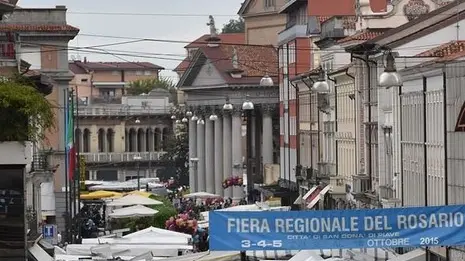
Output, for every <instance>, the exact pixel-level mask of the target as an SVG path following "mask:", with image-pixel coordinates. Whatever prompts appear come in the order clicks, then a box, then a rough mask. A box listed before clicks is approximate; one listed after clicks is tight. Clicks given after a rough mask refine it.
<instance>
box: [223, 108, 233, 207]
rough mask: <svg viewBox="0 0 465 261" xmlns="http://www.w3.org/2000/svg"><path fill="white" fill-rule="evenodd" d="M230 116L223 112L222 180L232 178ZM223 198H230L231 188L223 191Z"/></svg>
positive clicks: (231, 194) (231, 195)
mask: <svg viewBox="0 0 465 261" xmlns="http://www.w3.org/2000/svg"><path fill="white" fill-rule="evenodd" d="M231 130H232V128H231V114H230V113H229V112H225V113H224V115H223V180H225V179H227V178H229V177H231V176H232V170H233V161H232V134H231ZM224 197H225V198H232V197H233V191H232V188H227V189H225V190H224Z"/></svg>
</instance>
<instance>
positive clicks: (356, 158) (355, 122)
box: [345, 54, 358, 172]
mask: <svg viewBox="0 0 465 261" xmlns="http://www.w3.org/2000/svg"><path fill="white" fill-rule="evenodd" d="M350 56H351V58H350V60H351V61H352V54H350ZM345 74H346V75H347V77H349V78H352V80H354V82H355V77H354V76H352V75H351V74H350V73H349V68H347V69H346V71H345ZM354 92H355V90H354ZM354 95H355V93H354ZM349 99H350V97H349ZM353 100H354V102H355V96H354V98H353ZM354 127H355V129H354V131H355V133H357V121H355V120H354ZM354 141H355V148H357V139H354ZM357 162H358V156H357V153H355V166H357ZM355 172H357V171H355Z"/></svg>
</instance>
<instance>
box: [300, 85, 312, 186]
mask: <svg viewBox="0 0 465 261" xmlns="http://www.w3.org/2000/svg"><path fill="white" fill-rule="evenodd" d="M308 79H309V80H310V81H311V84H313V83H314V81H313V80H312V78H310V77H308ZM302 82H303V83H304V84H305V85H306V86H307V87H308V90H309V91H310V92H309V106H308V110H309V117H310V170H311V171H312V175H313V134H312V93H311V90H312V86H311V85H309V84H308V83H307V82H306V81H305V79H303V78H302ZM307 179H308V178H307Z"/></svg>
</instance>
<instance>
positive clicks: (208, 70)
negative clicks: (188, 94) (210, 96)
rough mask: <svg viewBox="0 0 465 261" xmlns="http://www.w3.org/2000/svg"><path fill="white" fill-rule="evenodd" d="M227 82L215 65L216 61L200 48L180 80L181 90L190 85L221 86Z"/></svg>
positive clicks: (179, 86)
mask: <svg viewBox="0 0 465 261" xmlns="http://www.w3.org/2000/svg"><path fill="white" fill-rule="evenodd" d="M225 84H226V82H225V80H224V78H223V77H222V75H221V73H220V71H218V69H217V68H216V66H215V61H211V60H210V59H208V58H207V57H205V55H204V54H203V53H202V51H201V50H198V51H197V52H196V54H195V55H194V57H193V60H192V62H191V64H190V65H189V67H188V69H187V70H186V72H185V73H184V74H183V75H182V77H181V79H180V80H179V82H178V88H179V89H180V90H182V89H185V88H190V87H196V86H198V87H203V86H221V85H225Z"/></svg>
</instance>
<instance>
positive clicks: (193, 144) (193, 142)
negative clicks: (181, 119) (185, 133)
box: [189, 119, 198, 193]
mask: <svg viewBox="0 0 465 261" xmlns="http://www.w3.org/2000/svg"><path fill="white" fill-rule="evenodd" d="M196 157H197V122H196V121H192V120H190V119H189V187H190V192H191V193H193V192H197V191H198V190H197V177H196V176H195V174H196V173H195V172H196V168H197V162H196V161H195V160H193V159H195V158H196Z"/></svg>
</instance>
